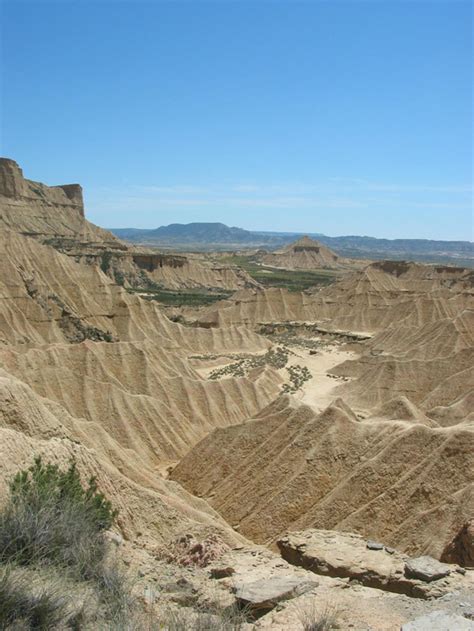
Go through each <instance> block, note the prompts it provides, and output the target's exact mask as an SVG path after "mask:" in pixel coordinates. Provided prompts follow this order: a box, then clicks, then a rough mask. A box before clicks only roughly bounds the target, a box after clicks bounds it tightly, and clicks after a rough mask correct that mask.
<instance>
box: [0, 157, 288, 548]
mask: <svg viewBox="0 0 474 631" xmlns="http://www.w3.org/2000/svg"><path fill="white" fill-rule="evenodd" d="M0 166H1V169H0V171H1V172H2V173H3V175H2V178H3V179H1V180H0V188H1V187H3V188H2V191H3V192H7V193H8V195H6V196H5V195H4V196H3V197H2V199H1V200H0V219H1V221H2V222H3V224H4V227H2V230H1V231H0V249H1V251H2V257H1V260H0V363H1V366H2V370H1V374H0V401H1V405H0V445H1V447H0V449H1V454H0V480H1V482H0V486H1V489H0V501H2V500H3V497H4V492H5V488H6V487H5V485H6V480H7V479H8V478H9V477H10V476H11V475H12V473H14V472H15V471H16V470H18V468H19V467H24V466H27V465H28V464H29V463H31V460H32V458H33V456H34V455H35V454H44V455H45V456H47V457H48V458H52V459H53V460H56V461H58V462H61V463H66V462H67V460H68V459H69V458H70V457H72V456H74V457H76V458H77V460H78V465H79V467H80V470H81V471H82V472H83V473H84V475H85V476H90V475H92V474H94V475H95V474H97V476H98V479H99V483H100V486H101V488H102V489H103V490H104V491H106V492H107V494H108V495H109V496H110V498H111V499H112V501H113V502H114V503H115V505H117V506H118V507H119V508H120V509H121V518H120V520H121V521H120V526H121V528H122V530H123V532H124V533H125V534H126V535H127V536H129V537H131V538H134V537H135V536H137V533H140V532H141V533H143V535H144V537H145V539H146V540H148V543H149V544H150V545H151V546H153V545H156V544H157V543H159V542H163V541H166V540H167V539H169V538H170V537H172V536H173V537H174V536H176V535H177V534H179V533H180V532H182V530H181V529H183V530H184V531H186V532H195V533H203V532H215V531H220V532H221V533H223V535H224V536H225V538H226V539H227V540H229V541H235V540H236V535H235V533H232V532H231V531H230V529H229V528H228V527H227V526H226V524H225V523H224V522H223V521H222V520H220V518H219V517H218V516H217V515H216V514H215V513H214V511H212V510H211V509H210V508H209V506H208V505H207V504H206V503H205V502H204V501H200V500H196V499H195V498H192V497H191V496H189V495H188V494H187V493H186V492H184V491H183V490H182V489H181V488H180V487H178V486H177V485H175V484H171V483H169V482H166V481H165V480H163V478H162V477H161V475H160V473H159V472H160V471H162V470H164V468H165V467H166V466H167V464H168V463H169V461H174V460H176V459H178V458H179V457H181V456H182V455H183V454H184V453H186V452H187V451H188V450H189V448H190V447H191V446H192V445H193V444H195V443H196V442H198V441H199V440H200V439H201V438H202V437H203V436H205V435H206V434H207V433H208V432H209V431H211V430H212V429H213V428H214V427H215V426H216V425H217V426H223V425H225V424H227V423H239V422H242V420H243V419H245V418H248V417H249V416H252V415H254V414H255V413H256V412H257V411H259V410H260V409H261V408H262V407H263V406H264V405H266V404H267V403H268V402H270V401H271V400H272V399H273V398H274V396H275V394H276V393H277V391H278V385H277V382H276V381H275V378H274V375H272V374H271V371H270V370H265V371H260V372H259V374H254V375H252V376H251V377H250V376H249V377H246V378H242V379H232V380H226V381H225V382H222V383H209V382H208V381H207V380H204V379H202V378H201V377H200V376H199V374H198V373H196V372H195V370H194V369H193V368H192V366H191V363H190V362H189V361H188V359H187V358H188V356H189V355H192V354H193V353H199V352H203V351H204V350H205V351H211V352H227V353H233V352H241V351H242V350H244V351H245V350H247V351H250V350H252V351H254V350H255V349H260V350H265V349H266V348H267V347H268V346H269V343H268V342H267V341H266V340H265V339H264V338H261V337H259V336H258V335H256V334H255V333H253V332H252V331H249V330H248V329H246V328H243V327H240V328H239V327H232V328H223V329H220V330H205V329H191V328H188V327H183V326H181V325H179V324H175V323H173V322H170V321H169V320H168V319H167V318H166V317H164V316H163V315H162V313H161V312H160V310H159V309H158V308H157V307H156V305H155V304H154V303H152V302H148V301H144V300H142V299H141V298H139V297H138V296H136V295H131V294H129V293H128V292H126V291H125V290H124V289H123V288H122V287H120V286H118V285H117V284H116V283H114V282H113V281H112V280H111V278H110V277H109V276H107V275H106V274H105V273H104V272H103V271H102V270H101V267H100V266H99V265H94V264H90V261H87V262H85V261H84V257H85V254H84V252H85V250H84V248H86V250H87V252H92V251H93V250H94V248H96V250H100V249H101V248H104V247H109V246H110V248H115V246H117V248H116V250H117V252H118V254H117V256H121V255H123V251H122V250H121V248H122V245H121V244H120V242H118V241H116V240H115V239H114V238H113V237H111V240H110V242H109V241H107V239H108V236H107V234H108V233H106V232H105V231H101V230H100V229H98V228H96V227H95V226H92V225H91V224H89V223H88V222H87V221H86V220H85V219H84V217H83V211H82V205H81V203H80V200H79V193H78V191H79V189H78V188H77V187H72V188H70V187H58V190H55V189H54V187H52V188H51V187H43V185H36V184H35V183H31V182H29V181H27V180H24V179H23V178H22V177H21V172H19V169H18V167H17V166H16V165H15V163H12V164H10V163H8V162H7V161H2V163H1V165H0ZM30 188H35V190H34V191H32V192H30ZM36 189H37V190H36ZM9 195H10V196H9ZM69 196H70V197H69ZM5 200H6V201H5ZM68 200H69V201H68ZM51 235H53V236H54V240H55V241H54V243H52V244H51V245H50V244H49V243H50V238H53V237H52V236H51ZM58 235H59V236H61V237H64V238H65V239H67V248H66V246H64V247H65V250H64V251H63V247H62V246H58V243H57V239H58V238H59V236H58ZM81 239H82V240H81ZM63 245H64V243H63ZM53 246H54V247H53ZM68 248H69V249H68ZM66 249H68V251H67V252H66ZM108 251H110V250H108ZM73 252H76V253H78V254H77V256H76V254H74V255H73V254H72V253H73ZM237 538H238V537H237Z"/></svg>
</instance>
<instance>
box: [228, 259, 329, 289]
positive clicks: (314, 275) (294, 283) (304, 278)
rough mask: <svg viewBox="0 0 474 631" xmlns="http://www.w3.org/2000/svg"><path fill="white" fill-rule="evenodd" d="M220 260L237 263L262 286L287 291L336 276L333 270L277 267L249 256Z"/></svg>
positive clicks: (323, 282)
mask: <svg viewBox="0 0 474 631" xmlns="http://www.w3.org/2000/svg"><path fill="white" fill-rule="evenodd" d="M221 260H222V262H223V263H230V264H232V265H238V266H239V267H241V268H242V269H244V270H245V271H246V272H247V273H248V274H249V275H250V276H251V277H252V278H253V279H254V280H256V281H257V282H259V283H261V284H262V285H263V286H264V287H280V288H283V289H288V290H289V291H304V290H305V289H310V288H311V287H318V286H324V285H330V284H331V283H333V282H334V281H335V280H336V278H338V273H337V272H335V271H334V270H325V269H319V270H285V269H277V268H275V267H267V266H265V265H258V264H257V263H256V261H255V260H254V259H253V258H252V257H249V256H237V255H235V256H228V257H226V258H224V259H221Z"/></svg>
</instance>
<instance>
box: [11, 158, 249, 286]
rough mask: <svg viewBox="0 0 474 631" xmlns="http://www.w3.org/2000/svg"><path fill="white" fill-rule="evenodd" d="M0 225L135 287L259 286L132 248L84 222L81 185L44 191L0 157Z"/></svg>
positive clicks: (226, 271)
mask: <svg viewBox="0 0 474 631" xmlns="http://www.w3.org/2000/svg"><path fill="white" fill-rule="evenodd" d="M0 209H1V212H0V226H1V228H2V231H4V230H5V229H9V230H12V231H14V232H15V233H19V234H21V235H23V236H28V237H33V238H35V239H36V240H38V241H40V242H41V243H44V244H47V245H50V246H52V247H54V248H55V249H57V250H59V251H60V252H63V253H65V254H67V255H68V256H70V257H72V258H74V259H75V260H76V261H79V262H83V263H87V264H90V265H95V266H98V267H100V268H101V270H102V271H103V272H104V273H106V274H108V275H109V276H110V277H111V278H112V279H114V280H116V281H118V282H120V283H121V284H124V283H125V284H128V285H131V286H133V287H145V288H146V287H149V286H154V285H155V284H156V285H158V286H162V287H169V288H171V289H176V288H190V287H206V288H208V287H211V288H217V289H228V290H232V291H233V290H237V289H242V288H245V287H248V288H250V287H255V286H257V283H255V282H254V281H253V280H252V279H251V278H250V276H248V274H246V273H245V272H243V271H242V270H236V269H234V268H232V267H230V266H225V265H217V264H213V263H211V262H204V261H201V260H196V259H192V258H189V257H186V256H176V255H169V254H163V253H160V252H156V251H153V250H152V251H150V250H148V251H147V250H144V249H143V248H139V249H137V248H134V247H131V246H128V245H127V244H125V243H124V242H123V241H120V240H119V239H117V238H116V237H115V236H114V235H113V234H112V233H111V232H109V231H107V230H103V229H102V228H99V227H98V226H95V225H94V224H92V223H90V222H89V221H87V220H86V219H85V217H84V202H83V196H82V188H81V186H80V185H79V184H65V185H62V186H46V185H45V184H42V183H40V182H33V181H31V180H28V179H26V178H24V177H23V173H22V170H21V169H20V167H19V166H18V164H17V163H16V162H14V161H13V160H9V159H6V158H0Z"/></svg>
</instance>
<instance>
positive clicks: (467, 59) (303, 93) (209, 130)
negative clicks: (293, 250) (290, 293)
mask: <svg viewBox="0 0 474 631" xmlns="http://www.w3.org/2000/svg"><path fill="white" fill-rule="evenodd" d="M471 18H472V4H471V3H470V2H464V1H459V2H452V1H444V0H441V1H439V2H434V1H433V2H417V1H414V2H397V1H391V0H388V1H387V2H384V3H372V2H362V1H361V2H352V1H350V0H346V1H341V2H334V3H329V2H285V1H282V2H265V1H257V0H255V1H253V2H252V1H250V2H205V1H197V2H193V3H188V2H155V3H149V2H133V3H132V2H114V1H113V0H110V1H109V0H96V1H91V2H89V1H88V2H80V1H78V2H72V1H71V2H64V3H57V2H50V1H47V0H46V1H41V2H30V1H28V0H22V1H21V2H18V1H13V0H4V1H3V3H2V25H3V26H2V40H3V54H2V70H3V72H2V75H3V83H2V115H1V123H2V134H1V153H2V155H5V156H6V157H10V158H13V159H14V160H16V161H17V162H18V163H19V164H20V166H21V167H22V168H23V170H24V173H25V177H27V178H29V179H33V180H38V181H43V182H45V183H47V184H51V185H54V184H63V183H69V182H79V183H81V184H82V185H83V187H84V194H85V202H86V214H87V217H88V218H89V219H90V220H91V221H93V222H94V223H96V224H98V225H101V226H104V227H112V228H129V227H135V228H156V227H158V226H162V225H168V224H170V223H189V222H193V221H200V222H215V221H219V222H222V223H225V224H227V225H234V226H239V227H243V228H245V229H247V230H259V231H262V230H268V231H280V232H298V233H323V234H325V235H328V236H339V235H351V234H352V235H369V236H374V237H378V238H390V239H394V238H425V239H437V240H463V241H472V240H473V210H472V113H473V112H472V94H471V89H470V85H471V76H472V42H471V31H472V26H471Z"/></svg>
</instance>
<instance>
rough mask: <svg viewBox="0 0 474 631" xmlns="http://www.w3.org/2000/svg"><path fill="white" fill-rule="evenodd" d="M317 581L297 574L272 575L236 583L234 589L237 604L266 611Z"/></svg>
mask: <svg viewBox="0 0 474 631" xmlns="http://www.w3.org/2000/svg"><path fill="white" fill-rule="evenodd" d="M317 585H318V584H317V582H316V581H311V580H307V579H305V578H301V577H297V576H271V577H269V578H264V579H260V580H258V581H254V582H252V583H245V582H244V583H240V584H236V585H235V588H234V591H235V597H236V600H237V604H238V605H239V606H240V607H245V608H248V609H249V610H250V612H251V613H256V612H260V613H262V614H263V613H264V612H267V611H270V610H271V609H273V608H274V607H275V606H276V605H277V604H278V603H279V602H281V601H284V600H289V599H290V598H294V597H295V596H301V594H304V593H306V592H307V591H310V590H311V589H314V588H315V587H317Z"/></svg>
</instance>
